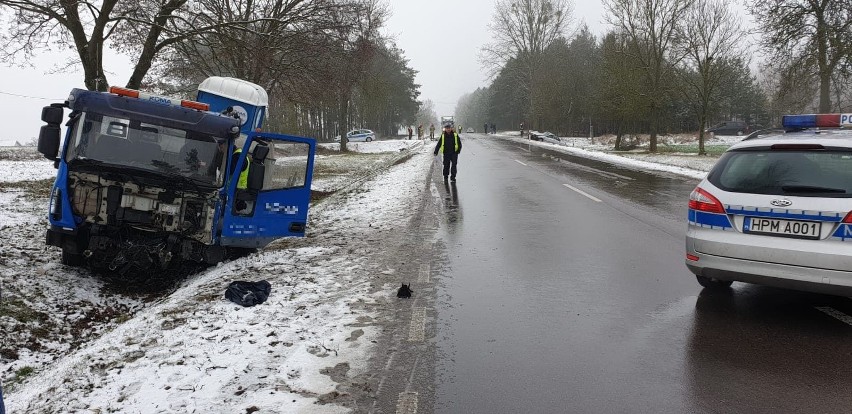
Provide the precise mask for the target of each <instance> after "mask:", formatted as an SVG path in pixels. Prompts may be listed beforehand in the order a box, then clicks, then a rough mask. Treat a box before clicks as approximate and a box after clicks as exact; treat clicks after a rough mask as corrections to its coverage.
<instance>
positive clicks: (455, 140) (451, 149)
mask: <svg viewBox="0 0 852 414" xmlns="http://www.w3.org/2000/svg"><path fill="white" fill-rule="evenodd" d="M461 149H462V142H461V138H459V134H458V133H456V132H455V131H454V130H453V125H452V124H448V125H445V126H444V132H442V133H441V138H439V139H438V144H437V145H435V155H438V153H439V152H440V153H443V154H444V181H447V176H449V179H450V181H452V182H456V170H457V168H456V166H457V165H458V162H459V153H460V152H461Z"/></svg>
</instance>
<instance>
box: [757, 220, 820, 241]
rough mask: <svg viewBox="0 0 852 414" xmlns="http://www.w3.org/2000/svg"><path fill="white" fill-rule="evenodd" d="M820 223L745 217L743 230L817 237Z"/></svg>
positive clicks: (776, 234)
mask: <svg viewBox="0 0 852 414" xmlns="http://www.w3.org/2000/svg"><path fill="white" fill-rule="evenodd" d="M820 228H822V223H820V222H818V221H798V220H780V219H773V218H763V217H746V218H745V222H744V223H743V232H744V233H752V234H766V235H770V236H782V237H795V238H800V239H812V240H817V239H819V231H820Z"/></svg>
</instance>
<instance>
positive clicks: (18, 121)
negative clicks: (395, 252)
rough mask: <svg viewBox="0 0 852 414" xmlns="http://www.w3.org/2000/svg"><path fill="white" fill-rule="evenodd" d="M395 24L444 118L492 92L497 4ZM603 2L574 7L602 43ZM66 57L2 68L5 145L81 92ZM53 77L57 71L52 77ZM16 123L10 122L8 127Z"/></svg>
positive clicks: (582, 0) (477, 3)
mask: <svg viewBox="0 0 852 414" xmlns="http://www.w3.org/2000/svg"><path fill="white" fill-rule="evenodd" d="M388 3H389V5H390V7H391V9H392V13H393V14H392V16H391V18H390V20H389V21H388V23H387V27H386V29H385V30H386V34H387V35H389V36H392V37H393V38H395V39H396V42H397V46H399V47H400V48H401V49H403V50H404V51H405V55H406V57H407V58H408V59H410V66H411V67H412V68H414V69H415V70H417V71H418V75H417V79H416V81H417V83H418V84H420V85H421V88H420V91H421V95H420V99H421V100H427V99H429V100H432V101H433V102H434V103H435V107H436V110H437V112H438V116H441V115H450V114H452V113H453V110H454V109H455V106H456V102H457V101H458V98H459V97H460V96H461V95H463V94H465V93H469V92H471V91H473V90H474V89H476V88H478V87H480V86H486V85H487V81H488V80H487V78H486V74H485V71H484V70H483V69H482V68H481V67H480V64H479V60H478V53H479V49H480V48H481V47H482V45H484V44H485V43H487V42H488V41H489V40H490V37H491V35H490V33H489V31H488V27H487V25H488V21H489V20H490V19H491V16H492V13H493V7H494V0H432V1H429V2H418V1H411V0H389V1H388ZM603 16H604V8H603V5H602V4H601V1H600V0H575V5H574V22H575V23H574V25H575V27H576V26H577V25H578V24H581V23H585V24H587V25H588V26H589V28H590V29H591V31H592V33H594V34H595V35H598V36H600V35H601V34H603V33H604V32H605V31H606V29H607V26H606V24H605V23H604V22H603ZM105 59H106V60H107V62H106V65H105V70H106V71H108V72H110V73H109V75H108V77H109V78H108V79H109V81H110V83H111V84H114V85H121V86H123V85H124V84H125V83H126V82H127V80H128V79H129V78H130V73H131V69H132V67H131V64H130V62H129V60H130V59H128V58H127V57H125V56H121V55H113V56H107V57H105ZM66 60H67V57H65V58H63V57H61V56H59V54H58V53H51V54H42V55H39V56H37V57H36V59H34V60H33V64H34V65H35V67H34V68H24V69H21V68H9V67H4V66H0V79H3V81H2V82H0V103H2V108H3V109H4V111H5V115H6V118H7V122H5V123H4V125H5V128H4V131H3V132H2V133H0V145H12V144H14V143H15V141H16V140H17V141H21V142H22V143H26V142H28V141H30V140H32V139H33V138H36V137H37V136H38V132H39V128H40V127H41V125H42V123H41V121H40V119H39V118H40V116H41V107H42V106H45V105H47V104H49V103H51V102H62V101H63V100H64V99H65V97H66V96H68V92H69V91H70V90H71V88H75V87H77V88H83V87H84V86H83V74H82V72H81V71H76V72H71V73H68V71H60V72H61V73H59V74H56V73H49V72H56V70H55V69H56V68H58V67H60V66H62V65H63V63H64V62H65V61H66ZM52 69H53V70H52ZM10 121H11V122H10Z"/></svg>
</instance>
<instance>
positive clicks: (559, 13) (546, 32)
mask: <svg viewBox="0 0 852 414" xmlns="http://www.w3.org/2000/svg"><path fill="white" fill-rule="evenodd" d="M573 8H574V5H573V3H572V2H571V1H570V0H498V1H497V4H496V5H495V11H494V20H493V22H492V23H491V24H489V25H488V28H489V30H490V31H491V33H492V34H493V36H494V41H493V42H492V43H489V44H487V45H485V46H484V47H483V48H482V52H481V55H480V59H481V61H482V64H483V66H484V67H486V68H488V69H489V70H490V72H491V75H492V76H497V75H498V74H500V73H504V74H505V73H506V71H505V68H507V67H513V68H514V67H518V68H520V69H521V70H520V71H517V72H516V71H511V72H512V73H511V75H512V76H513V77H514V79H515V81H516V82H517V83H518V84H519V85H520V86H521V88H522V91H524V93H525V94H526V96H527V99H529V96H530V95H531V94H532V89H533V87H534V79H535V77H536V74H537V73H538V70H539V68H540V65H541V61H542V59H543V55H544V52H545V50H546V49H547V48H548V47H549V46H550V45H551V44H553V42H555V41H556V40H557V39H560V38H562V37H565V36H566V31H567V30H568V28H569V26H570V25H571V22H572V18H571V16H572V12H573ZM510 60H516V61H517V62H520V65H511V66H510V65H508V62H509V61H510ZM528 109H529V110H530V113H529V115H530V116H531V117H532V118H533V119H535V118H536V117H537V115H536V114H535V109H534V108H528Z"/></svg>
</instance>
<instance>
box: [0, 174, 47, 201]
mask: <svg viewBox="0 0 852 414" xmlns="http://www.w3.org/2000/svg"><path fill="white" fill-rule="evenodd" d="M53 181H54V179H53V178H48V179H45V180H31V181H15V182H0V192H8V191H23V192H24V196H25V197H27V198H30V199H36V200H38V199H43V198H47V197H49V196H50V191H51V190H52V189H53Z"/></svg>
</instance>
